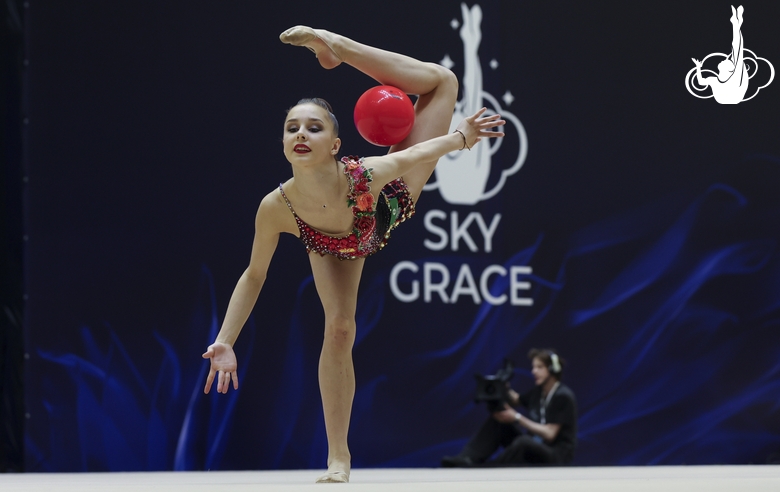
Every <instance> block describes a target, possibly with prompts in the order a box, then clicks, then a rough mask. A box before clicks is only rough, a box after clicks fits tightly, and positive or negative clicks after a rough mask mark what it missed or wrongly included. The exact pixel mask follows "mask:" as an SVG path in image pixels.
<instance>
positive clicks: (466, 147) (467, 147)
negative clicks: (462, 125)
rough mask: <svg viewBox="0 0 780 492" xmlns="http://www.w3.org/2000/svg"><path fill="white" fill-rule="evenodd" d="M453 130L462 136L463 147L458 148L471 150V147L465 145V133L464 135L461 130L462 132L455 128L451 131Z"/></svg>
mask: <svg viewBox="0 0 780 492" xmlns="http://www.w3.org/2000/svg"><path fill="white" fill-rule="evenodd" d="M455 132H458V133H460V136H461V137H463V147H461V148H460V150H463V149H469V150H471V147H469V146H468V145H466V135H464V134H463V132H462V131H460V130H455V131H453V132H452V133H455Z"/></svg>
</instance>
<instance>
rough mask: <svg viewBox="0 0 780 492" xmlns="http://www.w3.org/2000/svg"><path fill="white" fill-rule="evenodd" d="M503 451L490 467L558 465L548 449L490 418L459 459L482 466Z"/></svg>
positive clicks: (555, 457) (548, 447)
mask: <svg viewBox="0 0 780 492" xmlns="http://www.w3.org/2000/svg"><path fill="white" fill-rule="evenodd" d="M499 446H501V447H503V448H504V449H503V450H502V451H501V452H500V453H499V454H498V456H496V458H495V459H494V460H493V461H491V462H490V463H489V464H491V465H496V466H513V465H515V466H516V465H524V464H561V461H560V458H559V457H558V456H557V454H556V453H555V451H554V450H553V448H552V447H551V446H548V445H547V444H544V443H542V442H539V441H537V440H536V439H534V438H533V437H532V436H530V435H528V434H524V433H523V432H521V430H520V428H519V426H518V425H516V424H502V423H500V422H498V421H497V420H496V419H494V418H493V417H489V418H488V419H487V420H486V421H485V423H484V424H482V427H480V429H479V431H477V433H476V434H475V435H474V437H472V438H471V440H470V441H469V442H468V444H466V446H465V447H464V448H463V450H462V451H461V452H460V453H459V454H458V456H460V457H463V458H471V460H472V461H474V463H484V462H486V461H487V459H488V458H490V457H491V456H492V455H493V453H494V452H495V451H496V450H497V449H498V448H499Z"/></svg>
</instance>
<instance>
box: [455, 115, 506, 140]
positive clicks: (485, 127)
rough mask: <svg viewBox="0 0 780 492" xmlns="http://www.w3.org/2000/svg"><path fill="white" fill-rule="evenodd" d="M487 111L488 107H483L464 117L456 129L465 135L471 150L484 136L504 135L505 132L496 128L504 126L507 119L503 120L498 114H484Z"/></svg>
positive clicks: (464, 137)
mask: <svg viewBox="0 0 780 492" xmlns="http://www.w3.org/2000/svg"><path fill="white" fill-rule="evenodd" d="M485 111H487V108H482V109H480V110H479V111H477V112H476V113H474V114H473V115H471V116H469V117H467V118H464V119H463V121H461V122H460V124H458V127H457V129H456V130H455V131H457V132H459V133H460V134H461V135H463V139H464V143H465V144H466V145H465V146H466V147H467V148H468V149H469V150H470V149H471V147H473V146H474V145H476V144H477V143H478V142H479V141H480V140H482V139H483V138H496V137H503V136H504V132H501V131H498V130H494V128H497V127H500V126H504V125H505V124H506V121H505V120H502V119H501V116H500V115H498V114H491V115H488V116H482V114H483V113H484V112H485Z"/></svg>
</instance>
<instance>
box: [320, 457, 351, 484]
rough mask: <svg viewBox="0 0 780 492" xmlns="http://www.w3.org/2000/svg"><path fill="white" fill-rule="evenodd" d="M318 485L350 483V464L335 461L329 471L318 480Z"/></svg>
mask: <svg viewBox="0 0 780 492" xmlns="http://www.w3.org/2000/svg"><path fill="white" fill-rule="evenodd" d="M316 483H349V463H342V462H339V461H335V460H334V461H333V462H331V464H330V465H329V466H328V471H327V472H325V473H323V474H322V475H320V476H319V478H317V482H316Z"/></svg>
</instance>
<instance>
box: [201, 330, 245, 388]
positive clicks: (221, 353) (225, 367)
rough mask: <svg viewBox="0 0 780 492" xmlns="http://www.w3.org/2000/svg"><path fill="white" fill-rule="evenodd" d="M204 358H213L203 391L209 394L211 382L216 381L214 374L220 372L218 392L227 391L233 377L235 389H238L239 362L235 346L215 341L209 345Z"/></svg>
mask: <svg viewBox="0 0 780 492" xmlns="http://www.w3.org/2000/svg"><path fill="white" fill-rule="evenodd" d="M203 358H204V359H211V368H210V369H209V376H208V377H207V378H206V387H205V388H203V392H204V393H206V394H208V392H209V391H211V384H212V383H213V382H214V375H215V374H216V373H217V372H219V378H217V393H227V391H228V387H229V386H230V380H231V378H232V379H233V389H238V372H237V369H238V363H237V362H236V354H235V353H234V352H233V347H231V346H230V345H228V344H226V343H222V342H214V343H212V344H211V345H209V348H208V349H207V350H206V353H205V354H203Z"/></svg>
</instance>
